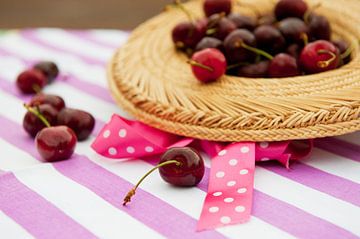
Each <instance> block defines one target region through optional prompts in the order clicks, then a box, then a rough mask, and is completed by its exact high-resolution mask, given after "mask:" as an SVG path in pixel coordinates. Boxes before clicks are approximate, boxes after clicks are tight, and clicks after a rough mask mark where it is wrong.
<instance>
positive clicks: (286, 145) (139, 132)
mask: <svg viewBox="0 0 360 239" xmlns="http://www.w3.org/2000/svg"><path fill="white" fill-rule="evenodd" d="M304 142H305V143H306V144H304ZM304 142H302V143H299V141H282V142H271V143H270V142H261V143H254V142H236V143H219V142H213V141H206V140H195V139H192V138H184V137H181V136H178V135H174V134H171V133H167V132H164V131H161V130H158V129H155V128H152V127H150V126H148V125H146V124H143V123H141V122H139V121H132V120H127V119H125V118H123V117H121V116H119V115H115V114H114V115H113V116H112V118H111V120H110V122H109V123H108V124H106V125H105V126H104V128H103V129H102V130H101V132H100V133H99V135H98V136H97V138H96V139H95V141H94V142H93V144H92V148H93V149H94V150H95V151H96V152H97V153H98V154H100V155H102V156H105V157H108V158H113V159H120V158H142V157H149V156H154V155H158V154H162V153H164V152H165V151H166V150H167V149H169V148H172V147H183V146H187V145H190V144H192V145H196V147H197V148H200V150H202V151H203V152H205V153H206V154H208V155H209V156H210V157H211V170H210V181H209V186H208V191H207V195H206V198H205V202H204V204H203V208H202V212H201V216H200V219H199V221H198V227H197V229H198V230H205V229H214V228H216V227H221V226H224V225H228V224H237V223H244V222H246V221H247V220H249V218H250V215H251V208H252V194H253V184H254V170H255V161H269V160H277V161H279V162H280V163H281V164H283V165H284V166H285V167H286V168H289V162H290V160H299V159H301V158H303V157H305V156H307V155H308V154H309V153H310V152H311V149H312V146H313V143H312V140H307V141H304Z"/></svg>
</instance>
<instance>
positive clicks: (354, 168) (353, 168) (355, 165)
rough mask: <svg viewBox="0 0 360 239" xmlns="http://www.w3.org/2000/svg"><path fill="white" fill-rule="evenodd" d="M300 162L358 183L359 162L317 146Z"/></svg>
mask: <svg viewBox="0 0 360 239" xmlns="http://www.w3.org/2000/svg"><path fill="white" fill-rule="evenodd" d="M302 162H304V163H305V164H307V165H310V166H312V167H314V168H317V169H320V170H322V171H324V172H327V173H330V174H334V175H336V176H339V177H342V178H345V179H348V180H351V181H353V182H355V183H359V184H360V163H359V162H356V161H353V160H350V159H347V158H344V157H341V156H338V155H336V154H333V153H330V152H327V151H324V150H322V149H318V148H314V150H313V152H312V155H311V157H310V158H308V159H305V160H303V161H302ZM359 197H360V194H359Z"/></svg>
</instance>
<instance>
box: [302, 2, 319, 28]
mask: <svg viewBox="0 0 360 239" xmlns="http://www.w3.org/2000/svg"><path fill="white" fill-rule="evenodd" d="M321 6H322V3H321V2H318V3H316V4H315V5H314V6H312V7H311V8H310V9H309V10H307V11H306V12H305V14H304V17H303V18H304V22H305V23H306V24H309V18H310V15H311V13H313V12H314V11H315V10H316V9H318V8H319V7H321Z"/></svg>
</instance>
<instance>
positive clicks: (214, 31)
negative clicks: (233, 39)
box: [206, 14, 236, 40]
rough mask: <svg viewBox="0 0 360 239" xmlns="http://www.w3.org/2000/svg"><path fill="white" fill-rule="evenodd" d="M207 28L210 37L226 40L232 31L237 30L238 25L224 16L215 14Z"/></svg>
mask: <svg viewBox="0 0 360 239" xmlns="http://www.w3.org/2000/svg"><path fill="white" fill-rule="evenodd" d="M207 28H208V30H207V31H206V33H207V34H208V35H210V36H213V37H215V38H218V39H220V40H224V39H225V38H226V37H227V36H228V35H229V34H230V33H231V32H232V31H234V30H236V25H235V23H233V22H232V21H231V20H229V19H228V18H227V17H225V16H224V15H223V14H214V15H211V16H210V18H209V22H208V25H207Z"/></svg>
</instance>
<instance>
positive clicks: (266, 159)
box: [260, 157, 270, 162]
mask: <svg viewBox="0 0 360 239" xmlns="http://www.w3.org/2000/svg"><path fill="white" fill-rule="evenodd" d="M269 160H270V159H269V158H266V157H265V158H262V159H260V161H262V162H265V161H269Z"/></svg>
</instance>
